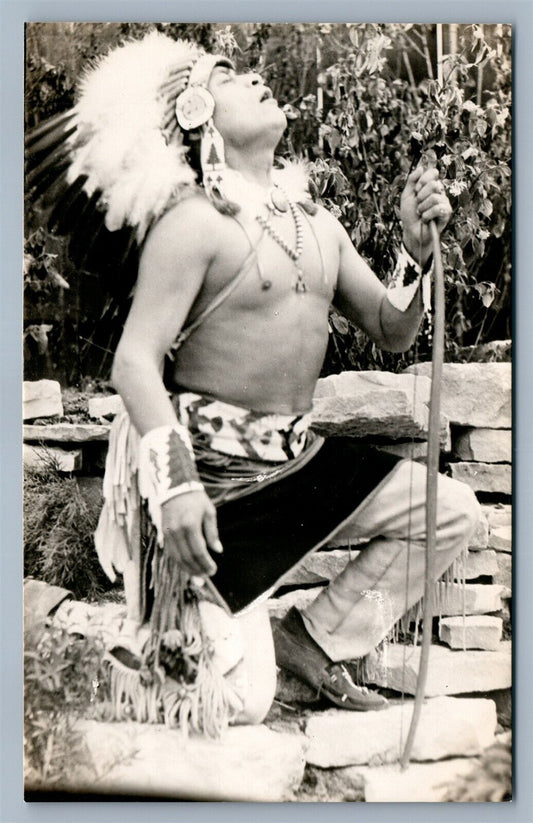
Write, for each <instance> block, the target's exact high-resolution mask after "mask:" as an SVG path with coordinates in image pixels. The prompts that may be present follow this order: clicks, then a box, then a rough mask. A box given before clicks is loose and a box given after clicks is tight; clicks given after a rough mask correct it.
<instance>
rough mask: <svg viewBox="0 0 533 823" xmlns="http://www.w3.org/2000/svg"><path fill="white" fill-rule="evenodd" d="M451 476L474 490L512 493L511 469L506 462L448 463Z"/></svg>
mask: <svg viewBox="0 0 533 823" xmlns="http://www.w3.org/2000/svg"><path fill="white" fill-rule="evenodd" d="M449 467H450V470H451V476H452V477H453V478H454V479H455V480H461V481H462V482H463V483H467V484H468V485H469V486H470V488H472V489H473V490H474V491H475V492H492V493H496V494H505V495H510V494H512V480H513V477H512V469H511V466H509V465H507V464H506V463H450V464H449Z"/></svg>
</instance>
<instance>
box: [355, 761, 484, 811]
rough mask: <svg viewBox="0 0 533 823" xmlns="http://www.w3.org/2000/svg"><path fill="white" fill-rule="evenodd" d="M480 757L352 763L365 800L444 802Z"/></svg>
mask: <svg viewBox="0 0 533 823" xmlns="http://www.w3.org/2000/svg"><path fill="white" fill-rule="evenodd" d="M478 762H479V760H478V758H453V759H452V760H442V761H437V762H435V763H410V764H409V766H408V767H407V769H405V770H404V771H403V770H402V769H401V768H400V766H399V765H392V766H378V767H376V768H371V767H370V766H364V767H360V768H359V769H358V770H357V767H352V769H353V771H354V772H356V771H357V773H358V775H359V776H360V777H361V778H362V779H363V785H364V793H365V802H366V803H443V802H446V799H447V794H448V792H449V790H450V787H452V786H453V785H454V784H455V782H456V781H457V779H458V778H459V777H465V776H467V775H469V774H470V773H471V772H472V771H473V769H474V767H475V766H476V765H477V764H478Z"/></svg>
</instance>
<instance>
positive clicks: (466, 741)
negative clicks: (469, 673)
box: [305, 697, 497, 769]
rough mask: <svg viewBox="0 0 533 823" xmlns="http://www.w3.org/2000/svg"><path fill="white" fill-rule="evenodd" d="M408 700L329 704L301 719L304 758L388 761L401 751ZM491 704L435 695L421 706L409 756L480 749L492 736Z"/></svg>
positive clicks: (337, 762)
mask: <svg viewBox="0 0 533 823" xmlns="http://www.w3.org/2000/svg"><path fill="white" fill-rule="evenodd" d="M412 712H413V701H412V700H409V701H406V702H405V703H403V704H401V705H396V706H391V707H390V708H387V709H384V710H382V711H373V712H348V711H339V710H336V709H331V710H328V711H326V712H322V713H316V714H314V715H312V716H311V717H310V718H309V720H308V721H307V724H306V728H305V733H306V737H307V739H308V741H309V745H308V748H307V752H306V759H307V762H308V763H311V764H313V765H315V766H320V767H322V768H325V769H327V768H332V767H338V766H349V765H356V764H358V763H361V764H362V763H369V764H374V765H377V764H378V763H393V762H395V761H397V760H398V759H399V757H400V755H401V753H402V751H403V744H404V743H405V732H406V730H407V729H408V728H409V723H410V719H411V715H412ZM496 722H497V718H496V705H495V703H494V701H492V700H487V699H484V698H474V699H471V698H451V697H439V698H436V699H434V700H427V701H426V702H425V703H424V705H423V706H422V712H421V715H420V722H419V725H418V730H417V735H416V738H415V742H414V746H413V752H412V759H413V760H418V761H421V760H443V759H444V758H447V757H457V756H462V757H464V756H469V755H477V754H480V753H481V752H482V751H483V749H485V748H486V747H487V746H490V744H491V743H492V742H493V741H494V735H495V732H496Z"/></svg>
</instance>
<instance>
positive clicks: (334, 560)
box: [283, 549, 359, 586]
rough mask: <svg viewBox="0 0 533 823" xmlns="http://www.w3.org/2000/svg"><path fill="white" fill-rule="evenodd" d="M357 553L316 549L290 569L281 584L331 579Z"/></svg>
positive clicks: (343, 550)
mask: <svg viewBox="0 0 533 823" xmlns="http://www.w3.org/2000/svg"><path fill="white" fill-rule="evenodd" d="M358 554H359V552H349V551H347V550H346V549H335V550H334V551H317V552H315V553H314V554H311V555H309V557H307V558H306V559H305V560H304V561H303V563H301V564H300V565H299V566H298V568H296V569H294V570H293V571H291V573H290V575H289V576H288V577H287V578H286V579H285V580H284V581H283V585H287V586H294V585H304V584H307V583H321V582H323V581H324V580H333V578H334V577H336V576H337V575H338V574H340V573H341V571H342V570H343V569H344V567H345V566H346V563H348V561H349V559H350V558H352V559H354V558H355V557H356V556H357V555H358Z"/></svg>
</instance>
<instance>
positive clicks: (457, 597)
mask: <svg viewBox="0 0 533 823" xmlns="http://www.w3.org/2000/svg"><path fill="white" fill-rule="evenodd" d="M504 594H505V591H504V588H503V586H494V585H485V584H482V583H466V584H465V585H464V586H463V585H462V584H461V583H446V584H444V583H439V584H438V586H437V596H436V603H435V613H440V614H441V615H444V616H445V617H451V616H453V615H462V614H463V613H464V614H487V613H489V612H497V611H500V609H501V608H502V597H503V595H504Z"/></svg>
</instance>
